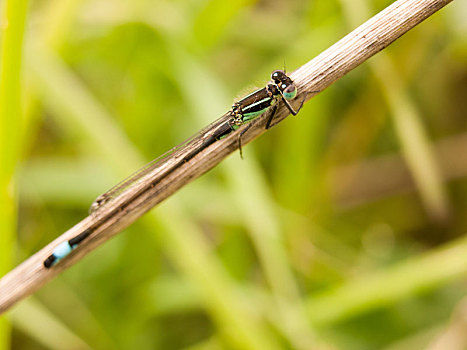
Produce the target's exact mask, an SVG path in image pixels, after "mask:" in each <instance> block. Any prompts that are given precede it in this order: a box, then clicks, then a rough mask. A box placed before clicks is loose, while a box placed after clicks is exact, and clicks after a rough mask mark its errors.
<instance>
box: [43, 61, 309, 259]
mask: <svg viewBox="0 0 467 350" xmlns="http://www.w3.org/2000/svg"><path fill="white" fill-rule="evenodd" d="M271 80H272V82H271V83H269V84H267V85H266V86H265V87H264V88H262V89H258V90H256V91H254V92H252V93H251V94H249V95H248V96H246V97H244V98H243V99H241V100H240V101H238V102H236V103H234V104H233V106H232V109H231V110H230V111H229V112H227V113H226V114H225V115H224V116H223V117H221V118H220V119H218V120H217V121H215V122H214V123H212V124H211V125H209V126H208V127H207V128H204V129H203V130H202V131H201V132H199V133H197V134H196V135H194V136H193V137H191V138H189V139H188V140H187V141H185V142H182V143H181V144H180V145H179V146H177V147H174V148H173V149H171V150H170V151H169V152H167V153H165V154H163V155H162V156H161V157H159V158H156V159H155V160H153V161H152V162H150V163H148V164H147V165H146V166H144V167H143V168H141V169H140V170H138V171H137V172H136V173H134V174H133V175H131V176H130V177H128V178H127V179H125V180H124V181H122V182H121V183H119V184H118V185H116V186H114V187H113V188H112V189H110V190H109V191H107V192H106V193H104V194H102V195H100V196H99V197H97V199H96V200H95V201H94V203H92V205H91V208H90V214H91V215H99V213H102V212H104V210H103V209H104V208H108V207H109V206H110V203H113V202H118V199H119V198H120V196H122V195H123V194H124V193H125V195H126V194H129V193H131V195H130V196H125V197H128V198H126V200H125V202H123V203H119V205H118V206H115V208H113V209H112V210H108V211H105V215H99V216H102V217H99V220H96V223H95V224H93V225H92V226H90V227H88V228H87V229H85V230H83V231H82V232H81V233H79V234H78V235H76V236H75V237H73V238H71V239H70V240H68V241H65V242H63V243H61V244H59V245H58V246H57V247H56V248H55V249H54V250H53V252H52V254H51V255H49V257H48V258H47V259H46V260H45V261H44V266H45V267H46V268H50V267H51V266H53V265H54V264H55V263H57V262H58V261H59V260H61V259H63V258H64V257H66V256H67V255H68V254H69V253H70V252H71V251H72V250H73V249H75V248H76V247H77V246H78V245H79V244H80V243H81V242H82V241H83V240H85V239H86V238H87V237H89V235H91V234H92V233H93V232H94V231H95V230H96V229H97V228H98V227H99V226H100V225H101V224H102V223H103V222H105V221H106V220H108V219H109V218H111V217H112V216H114V215H115V214H116V213H117V212H118V211H120V210H122V209H123V208H124V207H126V206H128V204H130V203H131V202H132V201H134V200H135V199H136V198H138V197H139V196H140V195H142V194H143V193H145V192H146V191H148V190H150V189H152V188H154V187H155V186H156V185H157V184H158V183H159V182H160V181H161V180H162V179H163V178H165V177H166V176H168V175H169V174H171V173H172V172H173V171H175V170H176V169H178V168H179V167H180V166H182V165H183V164H185V163H187V162H189V161H190V160H191V159H193V158H194V157H195V156H196V155H197V154H199V153H200V152H202V151H203V150H205V149H206V148H207V147H209V146H210V145H212V144H213V143H214V142H216V141H218V140H220V139H222V138H224V137H226V136H227V135H229V134H230V133H232V132H234V131H235V130H237V129H238V128H240V127H241V126H242V125H244V124H246V123H248V122H250V121H252V120H254V119H256V118H257V117H258V116H259V115H261V114H263V113H264V112H266V111H267V110H268V109H269V108H272V110H271V113H270V115H269V118H268V120H267V122H266V129H268V128H270V127H271V122H272V120H273V118H274V114H275V112H276V110H277V103H278V102H279V101H283V102H284V104H285V106H286V107H287V109H288V110H289V111H290V113H292V114H293V115H296V114H297V113H298V112H299V111H300V109H301V108H302V106H303V103H304V102H305V98H306V94H305V95H304V98H303V100H302V102H301V104H300V106H299V107H298V109H297V110H294V109H293V107H292V106H291V105H290V102H289V101H291V100H293V99H294V98H295V97H296V96H297V88H296V86H295V84H294V82H293V81H292V79H290V78H289V77H288V76H287V74H285V72H284V71H282V70H275V71H274V72H272V74H271ZM251 126H252V123H249V124H248V126H247V127H245V128H244V129H243V130H242V131H241V132H240V133H239V135H238V147H239V150H240V155H242V144H241V138H242V136H243V134H244V133H245V132H246V131H247V130H248V129H249V128H250V127H251Z"/></svg>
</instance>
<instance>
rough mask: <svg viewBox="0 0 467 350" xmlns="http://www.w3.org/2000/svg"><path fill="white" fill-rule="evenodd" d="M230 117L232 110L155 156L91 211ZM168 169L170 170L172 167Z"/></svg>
mask: <svg viewBox="0 0 467 350" xmlns="http://www.w3.org/2000/svg"><path fill="white" fill-rule="evenodd" d="M229 119H230V112H227V113H226V114H224V115H223V116H222V117H220V118H219V119H217V120H216V121H214V122H212V123H211V124H209V125H208V126H206V127H205V128H203V129H202V130H201V131H199V132H197V133H196V134H195V135H193V136H191V137H190V138H188V139H186V140H185V141H183V142H182V143H180V144H178V145H177V146H175V147H173V148H171V149H170V150H168V151H167V152H165V153H164V154H162V155H161V156H159V157H157V158H155V159H154V160H152V161H150V162H149V163H147V164H146V165H144V166H143V167H142V168H140V169H139V170H137V171H136V172H134V173H133V174H131V175H130V176H128V177H127V178H126V179H124V180H123V181H121V182H119V183H118V184H117V185H115V186H114V187H112V188H111V189H110V190H108V191H107V192H105V193H104V194H101V195H100V196H99V197H97V198H96V200H95V201H94V202H93V203H92V204H91V207H90V208H89V213H90V214H91V213H94V212H96V211H97V210H99V209H101V208H103V207H104V206H105V205H106V204H107V203H109V202H112V201H113V200H114V199H115V198H117V197H118V196H119V195H120V194H121V193H123V192H125V191H126V190H128V189H130V188H131V187H132V186H133V185H135V184H137V183H139V182H140V181H142V180H143V179H144V178H145V176H146V175H147V174H149V173H152V172H153V171H154V170H155V169H157V168H159V167H160V168H162V167H163V166H164V165H166V163H167V162H168V161H170V160H171V159H173V158H178V157H179V156H181V155H182V154H184V153H186V152H187V151H188V150H191V149H192V148H193V146H194V145H200V144H202V142H200V140H201V139H203V138H205V137H206V135H208V134H209V133H210V131H212V130H216V129H217V128H218V127H219V126H220V125H222V124H225V123H226V122H227V121H228V120H229ZM168 170H169V171H170V170H171V169H168Z"/></svg>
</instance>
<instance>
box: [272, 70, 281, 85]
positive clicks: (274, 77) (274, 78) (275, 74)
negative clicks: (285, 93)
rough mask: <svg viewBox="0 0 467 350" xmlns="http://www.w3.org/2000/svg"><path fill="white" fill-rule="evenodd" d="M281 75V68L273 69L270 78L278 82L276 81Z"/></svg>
mask: <svg viewBox="0 0 467 350" xmlns="http://www.w3.org/2000/svg"><path fill="white" fill-rule="evenodd" d="M281 75H282V71H281V70H275V71H274V72H272V74H271V79H272V80H274V81H275V82H278V81H280V77H281Z"/></svg>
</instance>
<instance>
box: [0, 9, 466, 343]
mask: <svg viewBox="0 0 467 350" xmlns="http://www.w3.org/2000/svg"><path fill="white" fill-rule="evenodd" d="M19 2H20V1H18V2H17V3H19ZM391 2H392V1H387V0H385V1H382V0H372V1H370V0H358V1H355V0H338V1H329V0H327V1H324V0H315V1H299V0H289V1H277V0H276V1H252V0H251V1H247V0H244V1H233V0H230V1H209V0H205V1H200V0H197V1H196V0H191V1H164V0H160V1H149V0H137V1H133V2H130V1H121V0H113V1H110V0H86V1H85V0H82V1H80V0H49V1H42V0H37V1H30V3H29V9H28V15H27V21H26V29H25V35H24V46H23V49H24V56H23V57H24V61H23V64H22V66H21V74H22V78H23V79H22V83H23V88H24V89H23V96H22V100H23V102H24V103H23V113H24V118H23V121H24V122H23V127H22V130H21V137H20V143H21V144H20V145H17V146H16V147H17V149H8V150H6V149H4V150H3V151H4V152H5V151H7V152H10V151H11V153H12V154H16V153H20V154H21V155H20V156H19V161H18V171H17V189H18V190H17V192H18V210H17V212H18V216H17V222H18V227H17V230H16V231H17V238H16V243H15V244H14V245H13V246H12V247H11V249H10V248H9V246H8V245H5V246H4V247H3V248H2V249H3V252H2V254H4V256H8V255H9V254H11V255H13V256H14V262H13V264H14V265H17V264H19V263H20V262H21V261H23V260H25V259H27V257H29V256H30V255H32V254H34V252H36V251H38V250H39V249H41V248H42V247H43V246H44V245H46V244H47V243H48V242H50V241H51V240H53V239H54V238H56V237H57V236H59V235H60V234H61V233H63V232H64V231H65V230H67V229H68V228H70V227H71V226H73V225H74V224H75V223H77V222H78V221H80V220H81V219H82V218H84V217H85V216H86V215H87V210H88V207H89V205H90V204H91V203H92V201H93V200H94V199H95V198H96V197H97V196H98V195H99V194H101V193H103V192H105V191H106V190H107V189H108V188H110V187H111V186H112V185H114V184H115V183H116V182H118V181H119V180H121V179H122V178H124V177H125V176H127V175H129V174H131V173H132V172H133V171H135V170H136V169H137V168H138V167H140V166H142V165H143V164H144V163H145V162H146V161H149V160H151V159H153V158H155V157H157V156H158V155H160V154H162V153H163V152H164V151H166V150H168V149H169V148H171V147H173V146H174V145H176V144H178V143H179V142H181V141H183V140H184V139H185V138H187V137H189V136H191V135H192V134H193V133H195V132H196V131H197V130H199V129H200V128H201V127H203V126H204V125H206V124H207V123H209V122H210V121H212V120H214V119H216V118H217V117H219V116H220V115H221V114H223V113H224V112H226V111H227V110H228V109H229V108H230V106H231V104H232V101H233V100H234V98H235V97H237V98H239V97H241V96H242V95H244V94H245V93H247V92H250V91H251V90H252V89H254V88H255V87H262V86H263V85H264V84H265V82H266V81H267V80H268V79H269V75H270V73H271V71H272V70H274V69H278V68H279V69H280V68H282V67H284V65H285V67H286V68H287V70H288V71H292V70H294V69H296V68H298V67H299V66H300V65H302V64H304V63H306V62H307V61H308V60H310V59H312V58H313V57H314V56H316V55H317V54H318V53H320V52H321V51H322V50H324V49H326V48H327V47H329V46H330V45H332V44H333V43H334V42H336V41H337V40H339V39H340V38H341V37H343V36H344V35H345V34H347V33H348V32H350V31H351V30H353V29H354V28H355V27H357V26H358V25H359V24H361V23H363V22H364V21H365V20H366V19H368V18H369V17H371V16H372V15H374V14H376V13H377V12H379V11H380V10H382V9H384V8H385V7H386V6H388V5H389V4H390V3H391ZM13 3H14V2H13ZM466 17H467V6H466V3H465V2H462V1H454V2H453V3H452V4H450V5H448V6H447V7H446V8H445V9H443V10H441V11H440V12H439V13H437V14H435V15H434V16H432V17H431V18H429V19H428V20H427V21H425V22H424V23H422V24H421V25H419V26H418V27H416V28H414V29H413V30H411V31H410V32H409V33H408V34H406V35H404V36H403V37H402V38H400V39H399V40H397V41H396V42H395V43H394V44H392V45H391V46H390V47H389V48H388V49H386V50H384V51H383V52H382V53H380V54H378V55H377V56H376V57H374V58H372V59H370V60H369V61H368V62H366V63H364V64H363V65H362V66H361V67H359V68H357V69H355V70H354V71H352V72H351V73H350V74H348V75H347V76H345V77H343V78H342V79H341V80H339V81H338V82H336V83H335V84H334V85H332V86H331V87H330V88H328V89H327V90H325V91H323V92H322V93H321V94H319V95H317V96H316V97H315V98H313V99H312V100H311V101H310V102H309V103H307V104H306V105H305V106H304V108H303V110H302V111H301V112H300V114H299V115H298V116H297V117H290V118H288V119H287V120H286V121H284V122H283V123H281V124H280V125H279V126H277V127H275V128H273V129H272V130H271V131H269V132H267V133H266V134H265V135H263V136H262V137H260V138H259V139H258V140H256V141H255V142H253V143H252V144H250V145H248V146H246V147H245V149H244V156H245V160H243V161H241V160H240V159H239V155H238V154H233V155H231V156H230V157H229V158H228V159H227V160H225V161H224V162H223V163H222V164H220V165H219V166H217V167H216V168H215V169H214V170H212V171H210V172H209V173H208V174H206V175H204V176H203V177H202V178H200V179H197V180H196V181H195V182H193V183H191V184H189V185H188V186H186V187H185V188H183V189H182V190H181V191H179V192H178V193H176V194H175V195H174V196H173V197H172V198H170V199H169V200H167V201H166V202H164V203H163V204H161V205H160V206H158V207H157V208H156V209H154V210H152V211H151V213H150V214H148V215H146V216H145V217H144V218H143V219H141V220H139V221H137V222H136V223H135V224H133V225H132V226H131V227H130V228H129V229H127V230H125V231H124V232H122V233H121V234H119V235H118V236H117V237H115V238H113V239H112V240H110V241H109V242H107V244H105V245H103V246H102V247H100V248H99V249H97V250H96V251H94V252H93V253H91V254H90V255H89V256H87V257H86V258H85V259H83V260H82V261H80V262H79V263H78V264H76V265H75V266H73V267H72V268H70V269H69V270H67V271H66V272H65V273H63V274H62V275H61V276H59V277H58V278H56V279H55V280H53V281H52V282H50V283H48V284H47V285H46V286H45V287H43V288H42V289H41V290H40V291H38V292H37V293H36V294H35V295H34V296H33V297H30V298H28V299H26V300H25V301H22V302H21V303H19V304H18V305H17V306H16V307H15V308H13V309H12V311H10V312H9V313H8V314H7V316H8V319H9V320H10V321H11V324H12V329H11V348H12V349H136V348H138V349H198V350H201V349H206V350H207V349H424V348H427V349H447V347H445V344H448V343H445V342H450V343H449V344H451V346H450V347H449V348H450V349H466V348H467V340H466V338H465V337H466V334H465V333H466V332H465V329H466V327H467V325H466V324H465V320H464V319H463V318H462V314H463V313H464V314H465V312H467V306H466V305H467V304H466V301H464V299H463V298H464V295H465V294H466V292H467V283H466V278H465V277H466V276H467V237H466V235H465V233H466V232H467V214H466V212H467V199H466V198H467V155H466V151H467V119H466V116H467V35H466V34H467V26H466V23H467V22H466V21H465V18H466ZM3 48H4V49H5V46H3ZM3 57H4V56H3ZM12 122H13V119H12ZM4 147H6V146H5V145H4ZM3 205H6V204H5V203H3ZM13 219H14V218H13ZM5 234H6V233H5ZM5 271H6V270H5ZM3 337H4V339H8V337H9V336H8V329H3ZM0 338H1V337H0ZM7 343H8V341H5V342H4V344H7ZM452 344H455V345H452ZM0 346H1V345H0ZM455 346H458V347H455ZM4 347H5V348H9V345H4Z"/></svg>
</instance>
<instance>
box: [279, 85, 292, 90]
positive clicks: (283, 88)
mask: <svg viewBox="0 0 467 350" xmlns="http://www.w3.org/2000/svg"><path fill="white" fill-rule="evenodd" d="M286 88H287V84H282V85H281V90H282V91H285V90H286ZM289 88H290V86H289ZM287 89H288V88H287Z"/></svg>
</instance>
